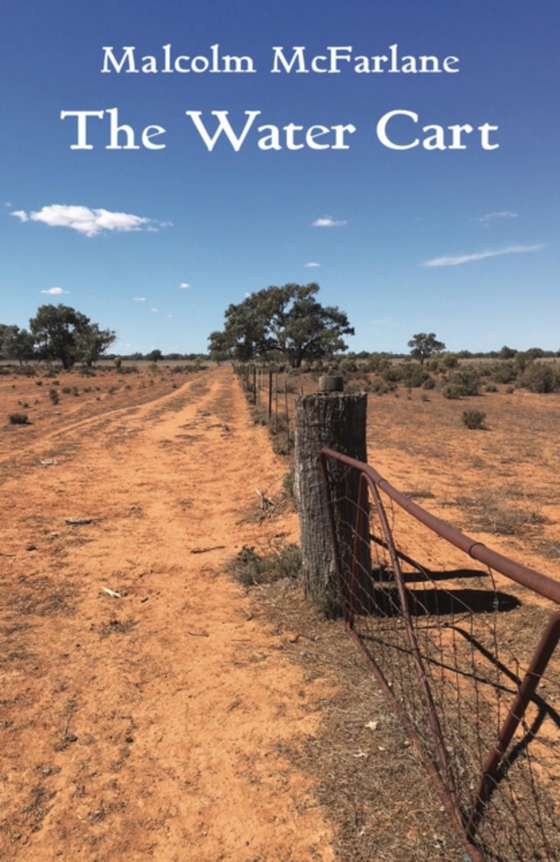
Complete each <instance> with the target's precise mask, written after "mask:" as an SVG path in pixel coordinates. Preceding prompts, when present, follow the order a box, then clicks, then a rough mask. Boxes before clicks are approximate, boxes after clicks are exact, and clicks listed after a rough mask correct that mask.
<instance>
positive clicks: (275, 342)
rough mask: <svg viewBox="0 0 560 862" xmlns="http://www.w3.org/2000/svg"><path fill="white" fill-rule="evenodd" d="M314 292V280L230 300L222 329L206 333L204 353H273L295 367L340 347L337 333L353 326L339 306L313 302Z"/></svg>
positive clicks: (242, 357) (316, 288)
mask: <svg viewBox="0 0 560 862" xmlns="http://www.w3.org/2000/svg"><path fill="white" fill-rule="evenodd" d="M318 291H319V285H318V284H315V283H312V284H307V285H299V284H285V285H284V286H283V287H274V286H272V287H267V288H265V289H264V290H260V291H258V292H257V293H252V294H251V295H250V296H248V297H247V299H245V300H244V301H243V302H241V303H239V305H230V306H229V308H228V309H227V310H226V312H225V318H226V324H225V327H224V329H223V331H221V332H213V333H212V334H211V335H210V336H209V338H208V341H209V344H210V354H211V355H219V356H221V357H223V355H224V353H226V354H229V355H230V356H234V357H235V358H236V359H240V360H242V361H247V360H250V359H254V358H257V357H259V358H264V359H266V358H269V357H270V355H271V354H272V353H274V352H278V353H280V354H282V356H284V357H285V358H286V359H287V360H288V362H289V363H290V365H291V366H292V367H293V368H299V367H300V365H301V363H302V361H303V360H304V359H305V360H310V359H319V358H321V357H323V356H327V355H330V354H332V353H336V352H340V351H344V350H346V344H345V343H344V341H343V339H342V336H343V335H353V334H354V329H353V327H352V326H350V324H349V322H348V318H347V316H346V314H345V313H344V312H343V311H340V310H339V309H338V308H337V307H334V306H326V307H325V306H322V305H321V304H320V303H319V302H317V300H316V299H315V295H316V294H317V293H318Z"/></svg>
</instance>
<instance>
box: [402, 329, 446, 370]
mask: <svg viewBox="0 0 560 862" xmlns="http://www.w3.org/2000/svg"><path fill="white" fill-rule="evenodd" d="M408 346H409V347H411V348H412V350H411V351H410V355H411V356H412V358H413V359H418V360H419V361H420V365H423V364H424V360H425V359H429V358H430V356H433V355H434V354H435V353H441V352H442V350H445V344H444V343H443V341H438V340H437V339H436V334H435V332H428V333H426V332H418V333H417V334H416V335H413V336H412V338H411V339H410V341H409V342H408Z"/></svg>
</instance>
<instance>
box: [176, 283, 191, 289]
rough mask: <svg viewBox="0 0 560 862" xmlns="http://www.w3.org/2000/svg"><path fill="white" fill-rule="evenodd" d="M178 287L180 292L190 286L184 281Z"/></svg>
mask: <svg viewBox="0 0 560 862" xmlns="http://www.w3.org/2000/svg"><path fill="white" fill-rule="evenodd" d="M179 287H180V288H181V289H182V290H186V289H187V288H188V287H190V284H188V283H187V282H186V281H182V282H181V284H180V285H179Z"/></svg>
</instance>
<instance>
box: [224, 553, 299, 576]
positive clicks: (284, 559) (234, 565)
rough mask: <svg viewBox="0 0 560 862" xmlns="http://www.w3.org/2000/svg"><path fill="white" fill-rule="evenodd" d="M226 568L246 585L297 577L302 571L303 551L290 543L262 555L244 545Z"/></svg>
mask: <svg viewBox="0 0 560 862" xmlns="http://www.w3.org/2000/svg"><path fill="white" fill-rule="evenodd" d="M226 568H227V571H228V572H229V573H230V574H231V575H232V576H233V577H234V578H235V579H236V580H237V581H239V583H241V584H243V585H244V586H246V587H251V586H255V585H256V584H270V583H272V582H273V581H279V580H281V579H282V578H297V577H298V576H299V574H300V571H301V551H300V549H299V547H298V546H297V545H294V544H288V545H281V546H279V547H276V548H273V549H272V551H271V553H270V554H268V555H267V556H261V555H260V554H258V553H257V552H256V551H255V549H254V548H250V547H248V546H247V545H244V546H243V548H242V549H241V550H240V552H239V553H238V554H237V556H236V557H234V558H233V560H231V561H230V562H229V563H228V564H227V566H226Z"/></svg>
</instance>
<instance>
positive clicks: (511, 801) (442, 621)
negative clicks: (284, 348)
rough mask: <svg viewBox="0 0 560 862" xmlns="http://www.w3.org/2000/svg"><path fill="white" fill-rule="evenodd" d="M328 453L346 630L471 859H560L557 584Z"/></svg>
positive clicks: (331, 510)
mask: <svg viewBox="0 0 560 862" xmlns="http://www.w3.org/2000/svg"><path fill="white" fill-rule="evenodd" d="M321 458H322V467H323V475H324V479H325V486H326V489H327V497H328V503H329V513H330V524H331V533H332V539H333V548H334V552H335V558H336V564H337V577H338V591H339V599H340V603H341V606H342V611H343V616H344V620H345V624H346V627H347V629H348V631H349V633H350V634H351V636H352V637H353V639H354V640H355V641H356V643H357V645H358V646H359V648H360V649H361V651H362V653H363V654H364V656H365V658H366V660H367V662H368V663H369V665H370V667H371V669H372V671H373V672H374V674H375V676H376V677H377V679H378V681H379V683H380V685H381V688H382V689H383V691H384V693H385V694H386V696H387V697H388V698H389V700H390V701H391V703H392V704H393V706H394V708H395V709H396V711H397V713H398V715H399V717H400V719H401V721H402V723H403V725H404V727H405V728H406V731H407V734H408V735H409V737H410V739H411V741H412V742H413V743H414V744H415V746H416V748H417V750H418V752H419V754H420V756H421V757H422V760H423V761H424V763H425V765H426V768H427V769H428V771H429V773H430V776H431V778H432V781H433V784H434V786H435V788H436V790H437V792H438V793H439V796H440V798H441V801H442V803H443V805H444V806H445V809H446V810H447V812H448V814H449V817H450V818H451V820H452V823H453V825H454V827H455V829H456V831H457V833H458V834H459V836H460V837H461V839H462V841H463V843H464V846H465V850H466V853H465V856H464V857H463V858H464V860H466V862H469V860H472V862H483V860H486V862H490V860H492V862H529V860H531V862H536V860H539V862H540V860H560V829H559V827H558V813H559V807H560V806H559V802H560V783H559V782H560V768H559V761H558V750H559V746H560V739H559V735H558V728H559V727H560V668H559V663H558V661H557V659H556V657H555V655H554V650H555V647H556V645H557V643H558V640H559V638H560V611H559V610H558V606H559V605H560V584H559V583H556V582H555V581H553V580H551V579H549V578H546V577H545V576H544V575H541V574H539V573H538V572H535V571H532V570H530V569H527V568H526V567H524V566H521V565H519V564H517V563H514V562H513V561H511V560H509V559H507V558H505V557H503V556H501V555H500V554H497V553H495V552H494V551H491V550H490V549H489V548H487V547H486V546H484V545H482V544H481V543H479V542H476V541H474V540H473V539H470V538H469V537H467V536H465V535H464V534H462V533H460V532H459V531H457V530H455V529H454V528H453V527H451V526H450V525H448V524H446V523H445V522H443V521H441V520H439V519H437V518H435V517H434V516H432V515H430V514H429V513H428V512H426V511H425V510H424V509H422V508H421V507H420V506H418V505H417V504H416V503H414V502H413V501H412V500H410V499H409V498H407V497H405V496H404V495H403V494H401V493H400V492H399V491H397V490H396V489H395V488H393V487H392V486H391V485H389V483H388V482H386V481H385V480H384V479H383V478H382V477H381V476H380V475H379V474H378V473H377V472H376V471H375V470H374V469H373V468H372V467H370V466H368V465H366V464H362V463H361V462H358V461H355V460H353V459H351V458H347V457H345V456H342V455H340V454H339V453H337V452H334V451H332V450H328V449H326V450H323V452H322V454H321ZM335 467H336V469H334V468H335ZM341 467H342V468H343V469H342V471H341ZM352 472H353V473H355V474H356V478H357V480H358V481H356V482H350V483H349V482H348V476H349V474H351V473H352ZM334 477H336V478H334ZM352 486H353V487H356V488H358V489H359V490H358V491H357V495H356V498H355V499H352V500H348V498H347V496H345V495H346V494H347V493H348V492H347V490H345V489H347V488H348V487H352ZM341 513H343V514H341ZM342 518H344V519H345V521H346V523H342V522H341V519H342ZM537 688H538V692H537Z"/></svg>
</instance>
